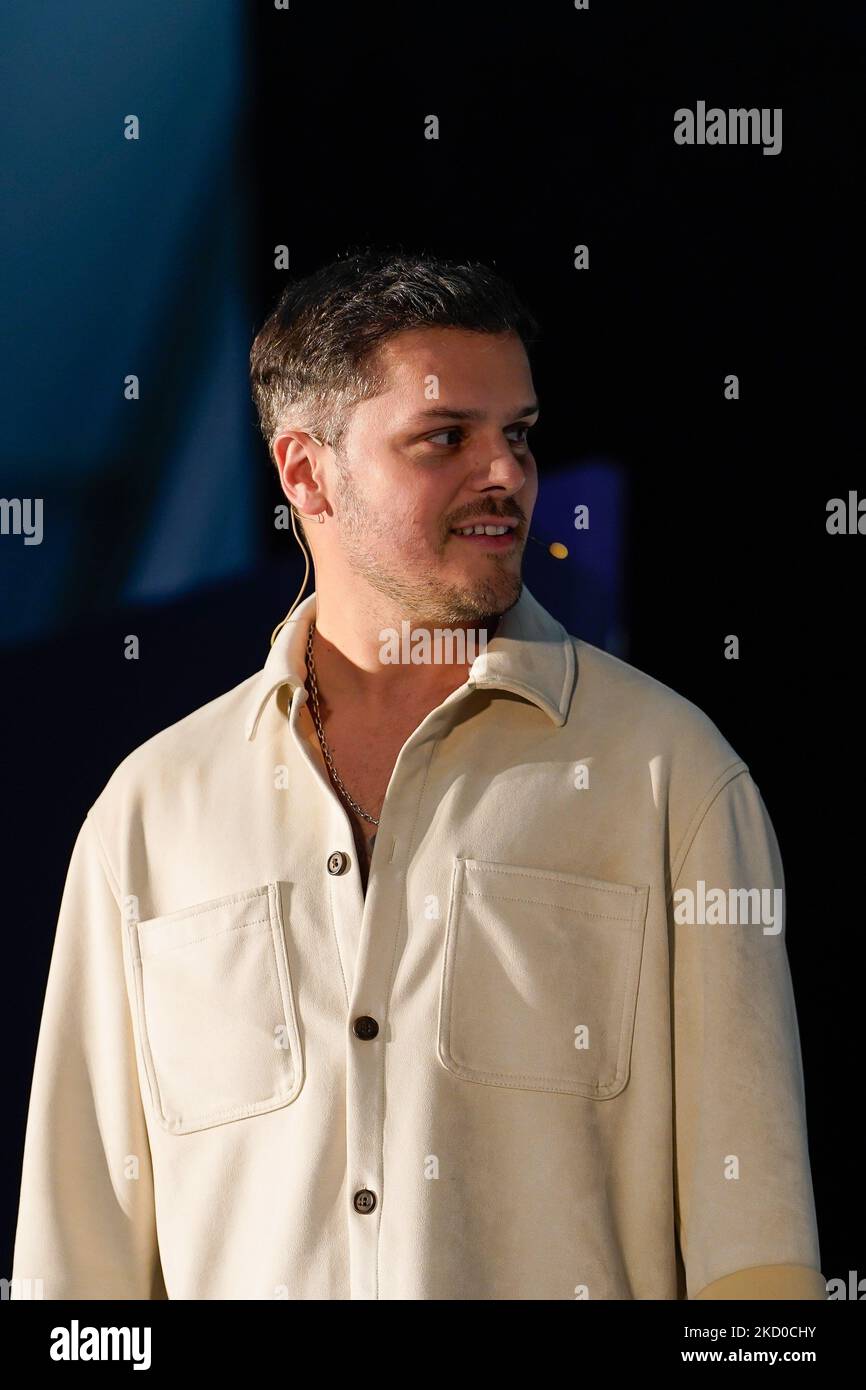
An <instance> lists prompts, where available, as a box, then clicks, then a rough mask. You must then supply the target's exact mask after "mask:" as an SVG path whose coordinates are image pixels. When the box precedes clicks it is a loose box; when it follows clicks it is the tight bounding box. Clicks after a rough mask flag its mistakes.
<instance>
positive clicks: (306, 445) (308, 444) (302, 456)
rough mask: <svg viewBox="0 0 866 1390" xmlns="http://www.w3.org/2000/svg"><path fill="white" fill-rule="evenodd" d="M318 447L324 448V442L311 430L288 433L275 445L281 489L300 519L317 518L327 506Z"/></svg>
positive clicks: (274, 453)
mask: <svg viewBox="0 0 866 1390" xmlns="http://www.w3.org/2000/svg"><path fill="white" fill-rule="evenodd" d="M317 447H318V448H322V447H323V446H322V443H321V441H320V440H318V439H316V438H315V436H314V435H312V434H310V433H309V431H308V430H285V431H283V433H282V434H279V435H277V437H276V439H275V440H274V442H273V445H272V450H271V452H272V455H273V459H274V463H275V464H276V468H277V476H278V477H279V480H280V486H281V488H282V489H283V492H284V494H285V496H286V497H287V498H288V500H289V502H290V503H291V505H292V506H293V507H294V508H295V510H296V511H297V512H298V513H299V514H300V515H301V516H315V515H317V514H318V513H319V512H323V511H324V510H325V507H326V505H327V500H326V498H325V495H324V493H323V492H322V490H321V487H320V486H319V474H320V472H321V465H320V461H319V458H318V454H317V452H316V448H317Z"/></svg>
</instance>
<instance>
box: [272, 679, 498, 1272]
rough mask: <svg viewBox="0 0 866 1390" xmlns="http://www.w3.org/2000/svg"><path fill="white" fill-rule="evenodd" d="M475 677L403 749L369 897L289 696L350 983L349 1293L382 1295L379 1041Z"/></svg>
mask: <svg viewBox="0 0 866 1390" xmlns="http://www.w3.org/2000/svg"><path fill="white" fill-rule="evenodd" d="M475 686H476V683H475V682H474V681H473V680H472V679H471V677H470V679H469V680H467V681H466V682H465V683H464V684H463V685H461V686H458V688H457V689H456V690H453V691H452V692H451V693H450V695H448V696H446V698H445V699H444V700H443V701H442V703H441V704H439V705H437V706H436V708H435V709H433V710H431V711H430V713H429V714H428V715H426V716H425V718H424V719H423V720H422V722H421V723H420V724H419V725H418V727H417V729H415V730H414V732H413V733H412V734H410V736H409V738H408V739H407V740H406V742H405V743H404V744H403V747H402V748H401V749H400V752H399V754H398V756H397V760H396V763H395V764H394V769H393V772H392V773H391V777H390V780H389V782H388V786H387V789H386V792H385V799H384V801H383V803H382V809H381V812H380V816H379V829H378V832H377V835H376V843H375V845H374V847H373V853H372V856H371V859H370V867H369V874H368V880H367V893H366V897H365V895H364V890H363V886H362V881H361V871H360V866H359V864H358V862H357V853H356V849H355V841H354V835H353V831H352V823H351V821H350V819H349V814H348V812H347V810H346V808H345V806H344V804H343V802H342V800H341V799H340V797H339V795H338V793H337V791H336V790H335V788H334V787H333V786H332V784H331V781H330V778H329V777H328V775H327V772H326V770H325V768H324V766H323V764H322V762H321V761H320V760H319V759H317V758H316V756H315V753H314V752H313V750H312V748H311V746H310V744H309V742H308V741H307V740H306V739H305V738H304V736H303V734H302V732H301V729H300V727H299V721H300V716H301V710H302V709H303V706H304V705H305V704H306V703H307V699H308V695H307V691H306V688H305V687H304V686H303V685H297V686H295V688H294V690H293V692H292V699H291V703H290V705H289V710H288V723H289V730H290V734H291V737H292V739H293V741H294V744H295V747H296V748H297V750H298V752H299V753H300V754H301V756H302V757H303V758H304V760H305V761H306V763H307V765H308V767H309V768H310V770H311V771H312V773H313V775H314V777H315V779H316V782H317V784H318V786H319V787H320V788H321V789H322V791H323V792H324V794H325V795H326V796H327V797H328V808H329V812H330V813H331V815H332V821H331V825H332V826H333V827H334V828H333V830H332V829H331V827H330V826H329V828H328V836H329V838H328V840H327V842H326V843H324V844H323V845H322V847H321V856H322V901H323V903H324V902H325V901H327V902H328V904H329V908H330V913H331V920H332V922H333V925H334V931H335V934H336V938H337V948H338V950H339V953H340V959H341V962H342V967H343V979H344V981H345V982H346V988H347V992H348V993H347V999H346V1006H347V1013H346V1201H347V1203H348V1211H347V1214H346V1216H347V1221H348V1231H349V1275H350V1283H351V1294H350V1296H351V1298H352V1299H377V1298H378V1297H379V1278H378V1247H379V1229H380V1222H381V1218H382V1207H383V1202H384V1200H385V1197H386V1193H385V1187H384V1184H385V1174H384V1123H385V1103H386V1101H385V1062H386V1056H385V1045H386V1042H387V1039H388V1032H389V1030H388V1003H389V997H390V992H391V985H392V970H393V968H394V966H395V962H396V960H397V954H396V946H397V940H396V938H397V934H398V932H399V931H400V927H401V924H402V921H403V908H404V905H405V883H406V872H407V867H408V855H409V852H410V849H411V846H412V843H413V839H414V832H415V821H416V817H417V814H418V811H419V808H420V806H421V800H422V796H423V791H424V785H425V783H426V780H427V775H428V771H429V767H430V763H431V761H432V758H433V755H434V753H435V751H436V747H437V745H438V743H439V742H440V740H441V738H442V735H443V733H444V732H445V731H446V726H447V724H448V722H449V720H450V718H451V715H452V713H453V706H454V705H455V704H456V703H457V702H458V701H459V700H461V699H465V698H466V696H467V695H469V694H471V693H472V691H473V690H474V689H475ZM371 1021H372V1022H371ZM359 1025H360V1026H359ZM373 1025H375V1027H374V1026H373Z"/></svg>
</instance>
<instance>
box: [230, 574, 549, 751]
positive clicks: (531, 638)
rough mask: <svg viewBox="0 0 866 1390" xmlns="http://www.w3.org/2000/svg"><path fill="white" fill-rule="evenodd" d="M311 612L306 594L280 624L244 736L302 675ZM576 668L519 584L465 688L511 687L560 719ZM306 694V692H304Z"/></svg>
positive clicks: (251, 732) (301, 682)
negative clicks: (511, 604) (277, 693)
mask: <svg viewBox="0 0 866 1390" xmlns="http://www.w3.org/2000/svg"><path fill="white" fill-rule="evenodd" d="M315 616H316V594H315V592H313V593H311V594H309V595H308V596H307V597H306V598H305V599H304V600H303V602H302V603H300V604H299V605H298V607H297V608H296V609H295V611H294V613H293V614H292V616H291V618H289V620H288V621H287V622H285V623H284V624H283V626H282V627H281V628H280V630H279V632H278V633H277V636H276V638H275V639H274V645H273V646H272V647H271V649H270V652H269V653H268V657H267V660H266V662H265V664H264V666H263V667H262V670H261V671H260V673H259V676H258V678H257V680H256V681H255V682H254V686H253V695H252V696H251V699H250V704H249V709H248V713H247V720H246V728H245V732H246V736H247V738H248V739H252V738H255V736H256V730H257V729H258V726H259V720H260V719H261V716H262V713H263V711H264V708H265V705H266V704H267V702H268V700H269V699H270V697H271V696H272V695H273V694H274V693H275V691H277V690H278V689H279V688H280V686H282V685H288V686H289V691H290V694H292V693H294V690H295V688H296V687H297V686H303V685H304V682H305V680H306V678H307V661H306V645H307V631H308V629H309V626H310V623H311V622H312V620H313V618H314V617H315ZM576 673H577V662H576V659H575V653H574V645H573V643H572V639H571V638H570V637H569V635H568V633H567V632H566V631H565V628H564V627H563V626H562V624H561V623H558V622H557V620H556V619H555V618H554V617H552V615H551V614H550V613H548V611H547V609H546V608H543V607H542V605H541V604H540V603H539V602H538V600H537V599H536V598H534V597H533V596H532V594H531V593H530V592H529V590H528V589H527V587H526V585H525V584H524V586H523V589H522V591H521V594H520V598H519V599H518V600H517V603H516V604H515V605H514V607H513V608H509V610H508V612H507V613H504V614H503V615H502V617H501V619H500V621H499V626H498V628H497V631H496V635H495V637H492V638H491V639H490V641H489V642H488V643H487V649H486V651H485V652H484V653H482V654H480V655H479V656H477V657H476V659H475V661H474V662H473V663H472V666H471V667H470V668H469V676H468V680H467V688H469V689H473V688H475V689H480V690H484V689H490V690H494V689H495V690H510V691H511V692H512V693H513V694H515V695H521V696H523V697H524V698H525V699H527V700H531V701H532V703H533V704H534V705H537V706H538V708H539V709H542V710H544V712H545V713H546V714H547V715H548V716H549V717H550V719H552V720H553V722H554V724H556V725H561V724H564V723H565V718H566V714H567V712H568V706H569V702H570V700H571V695H572V691H573V689H574V683H575V677H576ZM302 698H303V699H306V691H304V692H303V697H302Z"/></svg>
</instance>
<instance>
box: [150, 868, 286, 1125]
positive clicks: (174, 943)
mask: <svg viewBox="0 0 866 1390" xmlns="http://www.w3.org/2000/svg"><path fill="white" fill-rule="evenodd" d="M127 931H128V938H129V945H130V953H131V961H132V969H133V974H134V979H135V1003H136V1013H137V1021H138V1029H139V1036H140V1039H141V1049H142V1055H143V1059H144V1065H145V1070H146V1072H147V1079H148V1083H149V1086H150V1093H151V1100H152V1102H153V1108H154V1112H155V1114H156V1116H157V1118H158V1119H159V1122H160V1124H162V1126H163V1128H164V1129H167V1130H169V1131H170V1132H171V1133H173V1134H189V1133H191V1132H192V1131H194V1130H199V1129H208V1128H209V1127H210V1126H212V1125H220V1124H226V1123H227V1122H229V1121H230V1120H240V1119H244V1118H246V1117H248V1116H251V1115H261V1114H264V1113H265V1112H266V1111H268V1110H276V1109H277V1108H278V1107H280V1106H282V1105H287V1104H288V1103H289V1102H290V1101H293V1100H294V1099H295V1098H296V1096H297V1095H298V1093H299V1091H300V1089H301V1086H302V1085H303V1080H304V1061H303V1053H302V1050H301V1040H300V1034H299V1031H298V1022H297V1015H296V1010H295V1001H294V997H293V991H292V981H291V975H290V972H289V963H288V956H287V952H286V940H285V933H284V930H283V920H282V899H281V895H280V886H279V884H278V883H269V884H266V885H264V886H263V887H261V888H256V889H253V890H251V891H250V892H247V893H235V894H232V895H230V896H228V897H224V898H216V899H213V900H211V901H210V902H205V903H200V904H198V905H197V906H196V907H190V908H185V909H184V910H182V911H180V912H172V913H170V914H169V915H168V916H165V917H153V918H150V919H149V920H148V921H140V922H129V923H128V924H127Z"/></svg>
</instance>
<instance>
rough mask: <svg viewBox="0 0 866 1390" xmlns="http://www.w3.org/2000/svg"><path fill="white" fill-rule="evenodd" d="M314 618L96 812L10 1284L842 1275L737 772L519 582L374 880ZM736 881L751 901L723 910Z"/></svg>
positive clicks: (456, 1287) (781, 952) (743, 778)
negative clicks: (313, 676)
mask: <svg viewBox="0 0 866 1390" xmlns="http://www.w3.org/2000/svg"><path fill="white" fill-rule="evenodd" d="M315 611H316V596H315V594H311V595H309V596H308V598H307V599H306V600H304V602H303V603H302V604H301V605H300V606H299V607H298V609H296V611H295V614H294V617H293V619H292V620H291V621H289V622H288V623H287V624H286V625H285V626H284V627H283V628H282V630H281V631H280V633H279V636H278V638H277V640H276V642H275V643H274V645H273V647H272V648H271V650H270V653H269V655H268V658H267V661H266V663H265V666H264V669H263V670H262V671H260V672H259V673H258V674H256V675H254V676H252V677H250V678H249V679H248V680H246V681H243V682H242V683H241V684H240V685H238V686H236V687H235V688H234V689H233V690H230V691H229V692H228V693H227V694H225V695H222V696H220V697H219V698H218V699H216V700H213V701H211V702H210V703H209V704H206V705H204V706H203V707H202V708H200V709H198V710H195V711H194V712H193V713H192V714H190V715H188V716H187V717H186V718H184V719H181V720H180V721H179V722H178V723H176V724H173V725H172V726H171V727H170V728H167V729H165V730H163V731H162V732H160V733H159V734H157V735H156V736H155V737H153V738H151V739H149V740H148V741H147V742H146V743H144V744H142V745H141V746H140V747H138V748H137V749H135V750H134V751H133V752H132V753H131V754H130V755H129V756H128V757H127V758H126V759H124V761H123V762H122V763H121V764H120V765H119V767H118V768H117V769H116V771H115V772H114V773H113V775H112V776H111V778H110V779H109V781H108V783H107V784H106V786H105V788H104V789H103V791H102V792H101V793H100V795H99V796H98V798H97V799H96V801H95V802H94V804H93V805H92V806H91V808H90V810H89V811H88V813H87V816H86V818H85V820H84V823H83V825H82V828H81V831H80V833H79V836H78V839H77V842H76V844H75V848H74V851H73V854H72V858H71V863H70V866H69V872H68V878H67V882H66V887H65V890H64V894H63V899H62V904H61V909H60V915H59V922H58V927H57V935H56V939H55V944H54V949H53V955H52V960H51V968H50V974H49V979H48V985H47V991H46V998H45V1005H44V1012H43V1017H42V1024H41V1029H40V1033H39V1041H38V1049H37V1055H36V1063H35V1071H34V1077H33V1088H32V1093H31V1099H30V1108H29V1115H28V1122H27V1134H26V1145H25V1153H24V1166H23V1175H22V1184H21V1200H20V1208H19V1216H18V1226H17V1234H16V1243H15V1256H14V1264H13V1280H18V1281H25V1280H28V1279H31V1280H37V1279H38V1280H41V1281H42V1292H43V1295H44V1297H46V1298H51V1299H60V1298H84V1299H110V1298H120V1299H152V1298H166V1297H168V1298H173V1299H271V1298H289V1299H317V1300H319V1299H321V1300H324V1299H460V1300H462V1299H473V1300H476V1299H575V1298H590V1299H677V1298H679V1299H682V1298H692V1299H693V1298H738V1297H751V1296H759V1297H766V1298H774V1297H775V1298H781V1297H786V1296H790V1297H795V1298H825V1297H826V1289H825V1284H824V1280H823V1278H822V1277H821V1274H820V1272H819V1271H820V1257H819V1247H818V1237H817V1231H816V1223H815V1212H814V1205H813V1193H812V1182H811V1174H810V1168H809V1156H808V1149H807V1136H806V1121H805V1112H804V1095H803V1075H802V1065H801V1057H800V1046H799V1038H798V1030H797V1019H796V1013H795V1007H794V998H793V993H792V986H791V977H790V972H789V966H788V959H787V954H786V949H785V934H784V931H783V930H780V928H781V919H780V918H779V917H778V915H777V916H775V917H773V914H772V912H771V911H770V909H769V905H771V904H774V903H775V904H777V905H778V902H779V898H778V896H776V897H774V893H775V890H777V889H781V888H783V886H784V885H783V877H782V864H781V861H780V856H779V849H778V845H777V841H776V837H775V835H774V832H773V828H772V825H771V822H770V820H769V818H768V815H767V811H766V809H765V807H764V804H763V801H762V799H761V796H760V794H759V791H758V789H757V787H756V785H755V783H754V782H753V780H752V777H751V775H750V773H749V770H748V768H747V766H746V764H745V763H744V762H743V761H742V759H741V758H739V757H738V756H737V754H736V753H735V752H734V750H733V749H732V748H731V746H730V745H729V744H728V743H727V742H726V741H725V739H724V738H723V737H722V735H721V734H720V733H719V731H718V729H717V728H716V727H715V725H714V724H713V723H712V722H711V721H710V719H709V718H708V717H707V716H706V715H705V714H703V713H702V712H701V711H700V710H699V709H698V708H697V707H696V706H695V705H693V704H691V703H690V702H689V701H687V700H686V699H684V698H683V697H681V696H680V695H678V694H676V693H675V692H674V691H673V690H671V689H669V688H668V687H667V686H665V685H662V684H660V683H659V682H658V681H656V680H654V679H653V678H651V677H650V676H648V675H645V674H644V673H642V672H641V671H639V670H637V669H635V668H634V667H632V666H630V665H628V664H627V663H625V662H623V661H620V660H618V659H617V658H615V657H613V656H610V655H608V654H607V653H605V652H604V651H602V650H600V649H599V648H597V647H594V646H592V645H590V644H589V643H587V642H584V641H582V640H580V639H578V638H575V637H572V636H570V635H569V634H568V633H566V632H565V630H564V629H563V628H562V626H561V625H560V624H559V623H558V622H557V621H556V620H555V619H554V618H553V617H552V616H551V615H550V614H549V613H548V612H547V611H546V610H545V609H544V608H543V607H541V605H540V604H539V603H538V602H537V601H536V600H535V599H534V598H533V596H532V595H531V594H530V592H529V591H528V590H527V589H526V588H524V590H523V593H522V595H521V598H520V600H519V602H518V603H517V604H516V606H515V607H514V608H513V609H511V610H510V611H509V612H508V613H507V614H506V615H505V616H504V617H503V619H502V620H501V623H500V627H499V630H498V632H497V634H496V636H495V637H493V638H492V639H491V640H490V642H489V644H488V647H487V651H486V653H485V654H483V655H480V656H479V657H478V658H477V659H476V661H475V663H474V664H473V666H472V668H471V671H470V676H469V679H468V680H467V682H466V683H465V684H464V685H462V686H461V687H460V688H459V689H457V690H455V691H454V692H453V693H452V694H450V695H449V696H448V697H447V698H446V699H445V700H443V701H442V703H441V704H440V705H439V706H438V707H437V708H436V709H434V710H433V711H432V712H431V713H430V714H429V715H428V716H427V717H426V718H425V719H424V720H423V721H422V722H421V724H419V726H418V728H417V729H416V730H415V732H414V733H413V734H412V736H411V737H410V738H409V739H407V741H406V743H405V744H404V745H403V748H402V749H401V751H400V754H399V757H398V759H397V763H396V766H395V768H394V772H393V775H392V777H391V781H390V783H389V786H388V791H387V796H386V798H385V803H384V806H383V809H382V815H381V821H380V827H379V831H378V836H377V841H376V846H375V851H374V853H373V859H372V863H371V868H370V878H369V885H368V890H367V893H366V897H365V895H364V893H363V891H362V887H361V879H360V874H359V870H358V866H357V863H356V857H355V846H354V839H353V835H352V828H351V824H350V821H349V819H348V816H347V813H346V810H345V809H344V805H343V803H342V801H341V799H340V798H339V797H338V795H337V794H336V792H335V791H334V790H333V788H332V786H331V784H330V782H329V781H328V778H327V775H326V772H325V770H324V765H323V763H322V760H321V756H320V754H319V752H318V747H317V744H316V741H315V736H314V734H313V732H312V721H311V719H310V713H309V710H308V708H307V707H306V702H307V694H306V690H305V687H304V679H305V670H306V668H305V655H304V647H305V640H306V634H307V628H308V625H309V622H310V620H311V619H312V618H313V617H314V615H315ZM358 737H359V738H363V737H364V732H363V730H360V729H359V731H358ZM681 889H690V890H691V891H692V893H693V894H694V902H695V910H694V912H693V913H692V914H691V915H692V918H693V920H692V921H680V920H678V916H681V915H682V914H683V913H684V912H685V908H681V907H680V906H679V905H680V903H681V898H680V896H679V890H681ZM732 889H743V890H748V889H753V890H763V896H762V895H761V894H760V893H758V894H754V893H753V895H752V898H751V899H750V900H749V901H750V902H751V903H753V904H754V902H755V901H756V900H757V899H758V898H760V901H761V902H762V903H763V904H764V905H765V907H766V909H767V910H766V912H764V913H763V914H762V915H760V917H759V915H758V909H757V908H756V907H754V906H753V907H752V909H751V911H752V917H751V920H746V918H747V917H748V914H747V913H746V912H745V910H743V909H741V915H740V919H739V921H737V920H736V912H735V911H734V910H733V909H730V908H729V909H728V910H726V917H727V919H728V920H727V922H726V924H723V923H722V922H719V921H714V920H713V912H712V907H709V908H708V907H707V903H708V902H709V903H710V904H712V903H713V902H718V901H720V900H721V899H724V900H725V901H726V902H728V904H730V902H731V901H732V895H731V891H730V890H732ZM675 893H677V897H676V898H674V894H675ZM737 901H742V899H738V900H737ZM704 917H706V918H708V919H709V920H702V918H704ZM731 918H733V919H734V920H733V921H732V920H730V919H731ZM773 923H775V925H773ZM768 924H769V925H768ZM15 1287H16V1286H15V1285H14V1284H13V1296H20V1295H16V1293H15ZM22 1287H23V1285H22Z"/></svg>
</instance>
